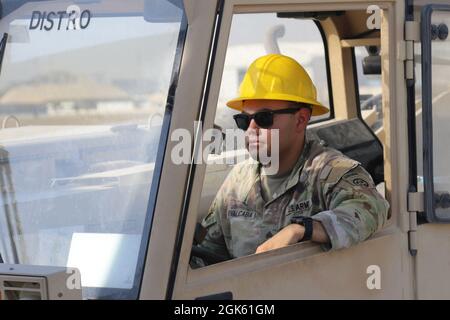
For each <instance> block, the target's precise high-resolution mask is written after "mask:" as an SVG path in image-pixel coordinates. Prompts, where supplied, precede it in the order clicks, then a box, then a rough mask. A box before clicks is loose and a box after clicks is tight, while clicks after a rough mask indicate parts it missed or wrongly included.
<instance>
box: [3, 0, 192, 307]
mask: <svg viewBox="0 0 450 320" xmlns="http://www.w3.org/2000/svg"><path fill="white" fill-rule="evenodd" d="M0 3H1V9H2V16H1V20H0V38H2V37H7V42H6V46H5V50H4V55H3V60H2V63H1V74H0V125H1V127H0V254H1V256H2V258H3V260H4V262H5V263H20V264H32V265H51V266H65V267H76V268H79V269H80V271H81V283H82V286H83V295H84V298H126V299H133V298H136V297H137V295H138V289H139V282H140V278H141V275H142V271H143V270H142V269H143V263H144V258H145V249H146V244H147V240H148V238H149V234H146V233H147V232H148V230H150V226H149V224H150V223H151V215H152V212H151V208H153V205H154V204H153V203H152V201H151V200H150V201H149V199H152V198H153V197H151V194H152V193H155V190H153V189H154V188H156V186H157V181H153V177H156V176H158V170H160V165H158V162H157V161H156V160H157V153H158V152H157V151H158V148H159V147H160V145H162V144H165V142H166V141H164V139H162V138H161V137H163V136H164V134H161V133H162V130H163V129H162V128H165V127H166V126H168V124H167V121H169V120H168V119H170V116H168V117H166V116H164V114H165V108H166V102H167V99H168V98H167V97H168V91H169V87H170V86H171V83H172V82H173V81H175V79H174V76H173V74H176V71H177V70H174V68H175V67H176V66H177V65H178V59H179V56H180V55H179V54H178V53H179V52H180V46H181V45H182V43H183V41H180V39H181V36H180V35H183V34H184V31H185V30H184V29H185V28H186V25H185V22H184V21H185V20H184V10H183V9H182V1H181V0H180V1H175V0H170V1H169V0H151V1H147V0H141V1H133V0H128V1H122V0H95V1H7V0H1V1H0ZM163 119H164V121H163ZM152 186H155V187H152ZM144 230H146V232H144ZM0 262H1V261H0Z"/></svg>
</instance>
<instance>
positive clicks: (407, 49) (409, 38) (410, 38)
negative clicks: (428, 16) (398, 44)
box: [400, 21, 420, 80]
mask: <svg viewBox="0 0 450 320" xmlns="http://www.w3.org/2000/svg"><path fill="white" fill-rule="evenodd" d="M414 41H420V24H419V22H417V21H406V22H405V41H403V42H402V45H404V48H402V49H400V50H401V51H400V56H401V58H402V60H404V61H405V79H407V80H412V79H414Z"/></svg>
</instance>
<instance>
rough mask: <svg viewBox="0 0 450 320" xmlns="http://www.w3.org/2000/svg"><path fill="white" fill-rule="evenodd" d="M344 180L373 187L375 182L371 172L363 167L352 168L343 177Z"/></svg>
mask: <svg viewBox="0 0 450 320" xmlns="http://www.w3.org/2000/svg"><path fill="white" fill-rule="evenodd" d="M342 179H343V180H345V181H347V182H348V183H350V184H351V185H353V186H355V187H364V188H368V187H373V186H374V183H373V180H372V177H371V176H370V174H369V173H368V172H367V171H366V170H364V168H363V167H358V168H356V169H353V170H351V171H350V172H348V173H347V174H345V175H344V176H343V177H342Z"/></svg>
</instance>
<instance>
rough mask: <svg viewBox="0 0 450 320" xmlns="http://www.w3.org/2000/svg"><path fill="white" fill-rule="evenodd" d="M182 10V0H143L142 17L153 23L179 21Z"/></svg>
mask: <svg viewBox="0 0 450 320" xmlns="http://www.w3.org/2000/svg"><path fill="white" fill-rule="evenodd" d="M183 10H184V4H183V0H145V2H144V19H145V21H147V22H153V23H165V22H180V21H181V17H182V16H183Z"/></svg>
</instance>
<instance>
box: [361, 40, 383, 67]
mask: <svg viewBox="0 0 450 320" xmlns="http://www.w3.org/2000/svg"><path fill="white" fill-rule="evenodd" d="M366 49H367V52H368V53H369V55H368V56H367V57H365V58H364V59H363V60H362V67H363V73H364V74H381V56H380V49H379V47H376V46H370V47H366Z"/></svg>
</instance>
